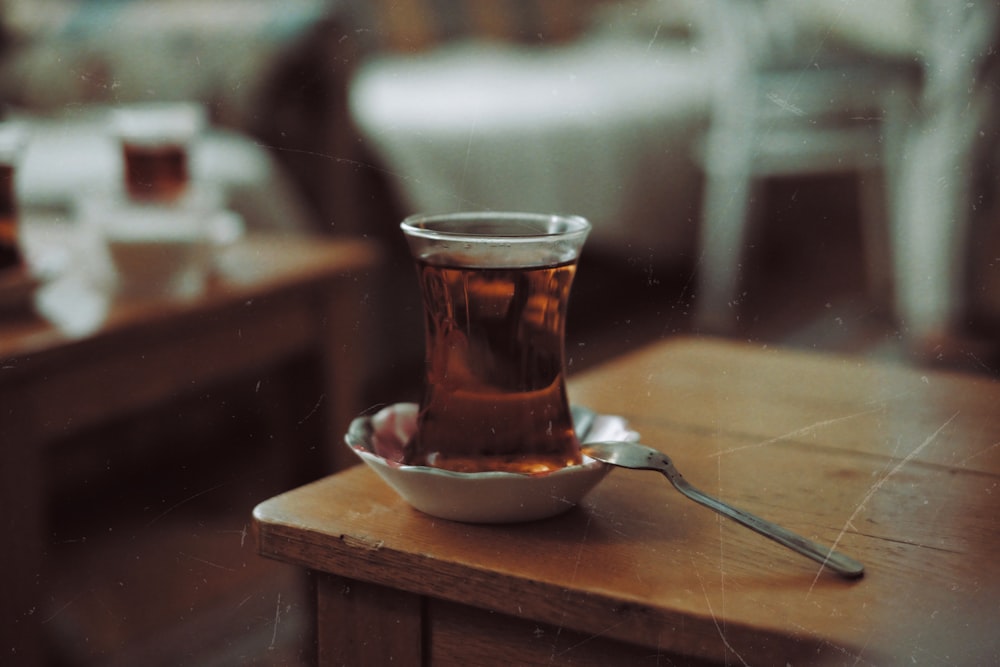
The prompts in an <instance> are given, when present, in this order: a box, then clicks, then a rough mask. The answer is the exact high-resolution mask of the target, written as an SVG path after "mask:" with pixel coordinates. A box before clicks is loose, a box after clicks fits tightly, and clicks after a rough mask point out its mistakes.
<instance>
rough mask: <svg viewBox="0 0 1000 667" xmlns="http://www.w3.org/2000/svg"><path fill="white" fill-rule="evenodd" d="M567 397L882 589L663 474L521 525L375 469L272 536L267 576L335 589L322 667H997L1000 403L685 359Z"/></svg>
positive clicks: (946, 382) (632, 360) (993, 386)
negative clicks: (437, 504)
mask: <svg viewBox="0 0 1000 667" xmlns="http://www.w3.org/2000/svg"><path fill="white" fill-rule="evenodd" d="M570 393H571V398H572V400H573V401H574V402H576V403H580V404H585V405H589V406H591V407H594V408H596V409H598V410H600V411H602V412H605V413H612V414H620V415H623V416H626V417H627V418H628V419H629V420H630V421H631V424H632V425H633V427H634V428H636V429H637V430H638V431H640V433H641V434H642V438H643V441H644V442H646V443H647V444H651V445H657V446H659V447H660V448H662V449H663V450H664V451H666V452H668V453H669V454H671V456H672V457H673V459H674V461H675V463H676V464H677V465H678V467H679V468H680V469H681V471H682V472H684V473H685V476H686V477H687V478H688V479H689V480H690V481H691V482H692V483H694V484H695V485H696V486H700V487H701V488H703V490H705V491H708V492H711V493H714V494H716V495H718V496H720V497H722V498H724V499H727V500H729V501H731V502H732V503H734V504H736V505H738V506H742V507H744V508H746V509H748V510H750V511H753V512H755V513H757V514H759V515H761V516H764V517H766V518H770V519H772V520H774V521H776V522H778V523H780V524H783V525H785V526H787V527H789V528H791V529H793V530H795V531H797V532H799V533H801V534H804V535H806V536H809V537H812V538H814V539H816V540H819V541H822V542H824V543H827V544H831V545H834V544H835V545H836V546H837V548H839V549H840V550H842V551H844V552H846V553H848V554H850V555H852V556H854V557H856V558H858V559H860V560H861V561H862V562H863V563H865V565H866V568H867V569H866V575H865V577H864V578H863V579H860V580H856V581H847V580H843V579H839V578H837V577H836V576H834V575H832V574H831V573H830V572H828V571H824V570H822V569H820V568H819V566H818V565H816V564H815V563H814V562H813V561H810V560H806V559H804V558H802V557H800V556H798V555H796V554H794V553H792V552H790V551H788V550H785V549H784V548H782V547H780V546H777V545H775V544H774V543H772V542H770V541H768V540H765V539H763V538H761V537H760V536H758V535H756V534H755V533H752V532H750V531H748V530H746V529H745V528H742V527H741V526H739V525H737V524H735V523H733V522H731V521H729V520H725V519H722V518H720V517H719V516H717V515H716V514H714V513H713V512H711V511H709V510H707V509H705V508H702V507H701V506H699V505H696V504H694V503H692V502H690V501H688V500H686V499H684V498H683V497H682V496H681V495H680V494H678V493H677V492H675V491H674V490H673V489H672V488H671V487H670V486H669V484H668V483H667V482H666V480H665V479H664V478H663V477H661V476H659V475H657V474H654V473H648V472H636V471H627V470H616V471H614V472H613V473H612V474H611V475H610V476H609V477H608V478H606V479H605V481H603V482H602V483H601V484H600V485H599V486H598V487H597V488H596V489H595V490H594V491H592V492H591V493H590V494H589V495H588V496H587V498H585V500H584V502H583V503H582V505H581V506H579V507H577V508H574V509H572V510H570V511H569V512H567V513H566V514H564V515H562V516H559V517H556V518H553V519H549V520H544V521H539V522H535V523H527V524H520V525H506V526H504V525H466V524H461V523H452V522H448V521H443V520H438V519H434V518H431V517H429V516H426V515H422V514H420V513H419V512H417V511H416V510H413V509H411V508H410V507H409V506H407V505H406V504H404V502H403V501H402V500H400V499H399V498H398V497H397V496H396V495H395V494H394V492H393V491H391V490H390V489H389V488H388V487H387V486H386V485H385V484H384V483H382V482H381V481H380V480H379V479H378V478H377V477H375V476H374V475H373V474H372V473H371V472H370V471H369V470H368V469H367V468H364V467H358V468H354V469H351V470H349V471H347V472H343V473H340V474H338V475H335V476H332V477H329V478H326V479H322V480H320V481H318V482H315V483H312V484H310V485H307V486H304V487H302V488H299V489H297V490H294V491H291V492H289V493H287V494H284V495H281V496H278V497H276V498H273V499H271V500H269V501H266V502H264V503H262V504H261V505H259V506H258V507H257V508H256V510H255V513H254V515H255V521H256V530H257V535H258V545H259V550H260V552H261V553H262V554H264V555H265V556H268V557H271V558H277V559H281V560H283V561H287V562H290V563H296V564H298V565H300V566H302V567H304V568H309V569H310V570H313V571H314V572H316V573H317V576H316V581H317V591H318V615H319V617H318V623H319V625H318V630H319V658H320V662H321V663H322V664H324V665H340V664H354V665H376V664H390V663H389V660H390V659H394V660H395V661H396V662H393V663H391V664H407V665H410V664H469V665H472V664H498V665H501V664H502V665H508V664H519V665H534V664H537V665H543V664H544V665H563V664H574V665H611V664H621V665H642V664H651V665H653V664H692V663H693V664H701V662H700V661H705V662H707V663H709V664H715V663H717V664H723V663H724V664H750V665H768V664H777V665H785V664H796V665H798V664H836V665H839V664H848V665H887V664H911V663H912V664H956V665H978V664H997V661H998V659H1000V635H998V633H997V631H996V624H997V622H998V620H1000V566H998V563H1000V513H998V512H997V507H998V503H1000V409H998V408H1000V383H997V382H994V381H990V380H988V379H983V378H977V377H970V376H961V375H949V374H943V373H932V372H926V371H920V370H913V369H907V368H903V367H897V366H891V365H882V364H879V363H875V362H871V361H865V360H863V359H859V358H852V357H838V356H823V355H818V354H810V353H804V352H799V351H790V350H782V349H773V348H767V347H761V346H759V345H750V344H739V343H730V342H721V341H716V340H710V339H689V338H680V339H674V340H668V341H666V342H663V343H660V344H658V345H655V346H652V347H650V348H647V349H644V350H641V351H639V352H636V353H634V354H631V355H629V356H625V357H623V358H620V359H618V360H616V361H613V362H611V363H608V364H606V365H604V366H603V367H600V368H597V369H594V370H592V371H589V372H587V373H586V374H584V375H582V376H580V377H577V378H575V379H574V380H573V381H572V382H571V383H570ZM668 658H669V659H670V660H674V662H672V663H671V662H668Z"/></svg>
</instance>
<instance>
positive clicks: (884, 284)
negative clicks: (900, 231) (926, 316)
mask: <svg viewBox="0 0 1000 667" xmlns="http://www.w3.org/2000/svg"><path fill="white" fill-rule="evenodd" d="M858 198H859V210H860V216H859V217H860V224H861V238H862V243H863V244H864V247H863V248H862V251H863V252H864V259H865V271H866V276H865V282H866V283H867V287H868V294H869V295H870V298H871V299H872V304H873V305H874V306H875V307H877V308H878V309H879V311H880V312H883V313H886V314H891V313H892V299H893V296H892V295H893V270H892V267H893V264H892V262H893V258H892V242H891V230H890V220H891V218H890V213H889V193H888V191H887V189H886V178H885V172H884V171H883V170H882V169H880V168H876V169H868V170H864V171H862V172H861V173H860V174H859V176H858Z"/></svg>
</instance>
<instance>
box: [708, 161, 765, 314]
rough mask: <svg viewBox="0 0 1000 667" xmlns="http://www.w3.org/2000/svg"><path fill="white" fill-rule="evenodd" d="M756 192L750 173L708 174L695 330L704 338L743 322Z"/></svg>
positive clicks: (743, 171) (738, 171)
mask: <svg viewBox="0 0 1000 667" xmlns="http://www.w3.org/2000/svg"><path fill="white" fill-rule="evenodd" d="M752 187H753V184H752V179H751V175H750V173H749V170H740V169H733V170H727V171H724V172H721V173H719V172H716V173H712V172H711V171H709V173H708V181H707V183H706V185H705V188H706V196H705V202H704V213H703V216H702V228H701V240H700V245H701V255H700V257H699V261H698V290H697V293H696V294H695V326H696V327H697V328H698V329H699V330H700V331H702V332H704V333H717V334H728V333H732V332H733V331H734V330H735V329H736V326H737V323H738V321H739V301H740V299H739V288H740V280H741V268H742V262H743V258H744V247H745V243H746V237H747V227H748V225H749V224H750V220H751V217H752V216H751V214H750V207H751V192H752Z"/></svg>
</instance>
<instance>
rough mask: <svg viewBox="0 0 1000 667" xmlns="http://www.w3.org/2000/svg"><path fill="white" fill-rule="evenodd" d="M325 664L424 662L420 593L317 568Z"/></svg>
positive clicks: (321, 653)
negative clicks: (403, 590)
mask: <svg viewBox="0 0 1000 667" xmlns="http://www.w3.org/2000/svg"><path fill="white" fill-rule="evenodd" d="M315 576H316V578H317V579H316V596H317V610H316V611H317V613H316V616H317V628H318V632H317V635H318V636H317V643H318V647H317V653H318V664H320V665H331V666H332V665H421V664H424V662H425V661H424V659H423V653H424V630H423V626H424V622H423V608H424V605H423V601H422V599H421V597H420V596H419V595H414V594H412V593H405V592H402V591H398V590H393V589H391V588H386V587H384V586H379V585H376V584H369V583H365V582H361V581H355V580H353V579H346V578H344V577H337V576H334V575H328V574H322V573H316V574H315Z"/></svg>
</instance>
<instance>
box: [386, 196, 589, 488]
mask: <svg viewBox="0 0 1000 667" xmlns="http://www.w3.org/2000/svg"><path fill="white" fill-rule="evenodd" d="M469 215H472V214H466V216H465V217H468V216H469ZM482 215H483V216H488V217H489V219H490V220H491V221H492V223H495V224H490V225H488V226H485V227H484V226H483V225H482V224H476V222H474V221H468V220H465V221H464V222H463V223H461V224H452V225H450V226H449V225H445V227H441V226H440V225H439V226H438V227H435V228H434V230H435V231H431V230H430V228H431V223H428V222H425V223H424V224H425V225H427V227H426V228H424V231H425V232H427V234H428V235H429V236H432V237H435V238H429V237H428V236H424V237H422V238H416V239H415V238H413V234H415V233H419V231H418V232H412V231H409V230H408V231H407V234H408V240H409V241H410V244H411V249H413V250H414V254H415V255H416V265H417V272H418V276H419V281H420V287H421V293H422V295H423V305H424V318H425V320H424V321H425V327H424V328H425V347H426V364H427V368H426V376H425V388H424V396H423V398H422V400H421V406H420V413H419V416H418V423H417V432H416V434H415V436H414V437H413V440H412V441H411V442H410V443H409V445H408V447H407V460H406V462H407V463H409V464H414V465H429V466H434V467H438V468H445V469H449V470H455V471H459V472H479V471H487V470H506V471H515V472H526V473H541V472H548V471H552V470H557V469H559V468H563V467H565V466H568V465H574V464H578V463H580V461H581V454H580V445H579V442H578V441H577V439H576V435H575V433H574V431H573V421H572V416H571V413H570V409H569V400H568V397H567V394H566V385H565V378H564V349H563V348H564V338H565V321H566V310H567V303H568V298H569V292H570V286H571V284H572V282H573V277H574V275H575V273H576V260H577V256H578V253H579V247H580V245H581V244H582V242H583V239H584V237H585V236H586V232H587V231H588V230H589V225H588V224H587V223H586V221H583V220H582V219H579V218H571V219H568V220H571V221H572V222H573V223H574V224H573V225H572V226H571V229H570V230H562V228H561V227H560V226H558V225H557V226H555V227H551V228H550V225H551V224H552V221H553V218H551V217H546V216H527V217H529V218H530V220H531V222H532V224H533V225H536V226H535V227H532V226H527V227H525V226H524V225H523V220H522V217H521V216H518V215H517V214H482ZM444 217H445V218H448V220H449V221H451V222H454V221H455V219H456V218H461V219H462V220H464V217H463V216H451V217H450V218H449V217H448V216H444ZM473 217H474V216H473ZM425 220H431V221H433V220H435V219H434V218H429V219H425ZM555 220H565V219H561V218H555ZM498 221H499V222H498ZM543 223H544V224H543ZM539 225H540V227H538V226H539ZM404 229H406V223H404ZM442 229H444V230H445V231H442ZM567 236H569V237H571V238H570V239H567V238H566V237H567ZM452 237H453V238H452ZM557 239H558V240H557Z"/></svg>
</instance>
